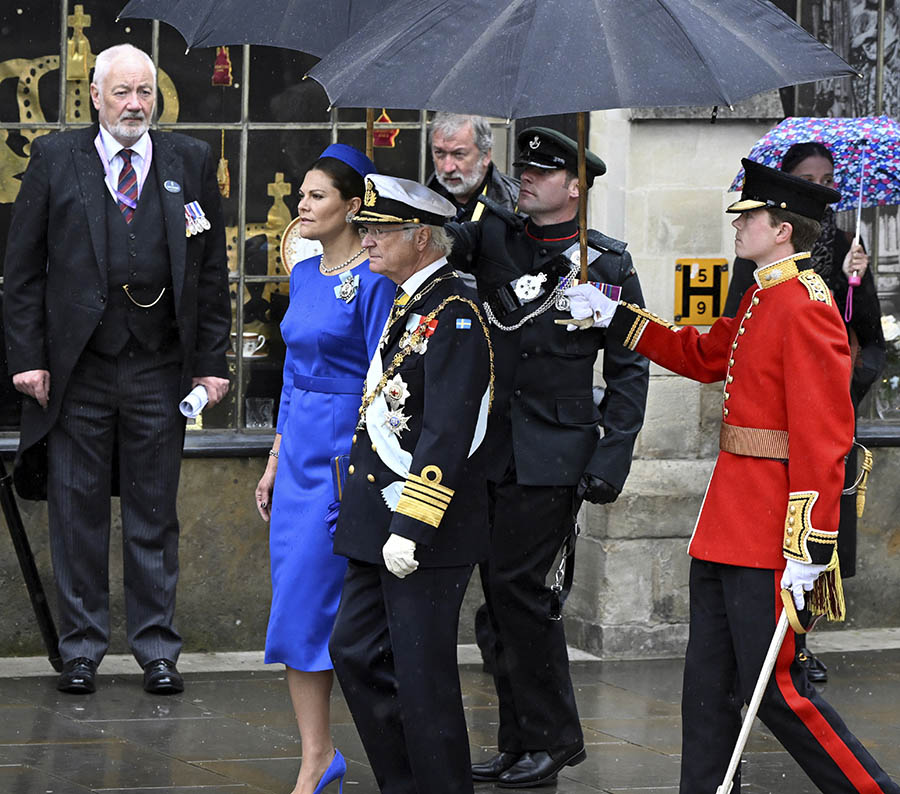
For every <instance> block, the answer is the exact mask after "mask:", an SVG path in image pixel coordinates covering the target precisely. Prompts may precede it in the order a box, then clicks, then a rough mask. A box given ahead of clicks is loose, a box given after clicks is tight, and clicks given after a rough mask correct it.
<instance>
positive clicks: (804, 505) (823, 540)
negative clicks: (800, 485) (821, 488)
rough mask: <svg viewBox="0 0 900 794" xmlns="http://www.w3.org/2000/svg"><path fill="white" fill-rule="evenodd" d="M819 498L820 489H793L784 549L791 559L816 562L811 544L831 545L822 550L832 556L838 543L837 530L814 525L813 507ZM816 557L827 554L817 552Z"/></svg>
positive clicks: (786, 518) (820, 558) (789, 503)
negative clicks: (831, 530)
mask: <svg viewBox="0 0 900 794" xmlns="http://www.w3.org/2000/svg"><path fill="white" fill-rule="evenodd" d="M818 498H819V492H818V491H793V492H791V494H790V495H789V497H788V509H787V515H786V516H785V519H784V543H783V545H782V550H783V551H784V556H785V557H787V558H788V559H789V560H796V561H797V562H816V560H815V559H813V555H812V552H811V550H810V546H811V545H816V546H820V547H822V546H824V547H830V548H828V549H827V550H826V549H822V550H821V551H823V552H827V555H828V557H827V558H830V557H831V552H832V551H833V550H834V547H835V546H836V545H837V532H827V531H825V530H820V529H815V528H814V527H813V525H812V509H813V505H814V504H815V503H816V500H817V499H818ZM817 551H819V550H817ZM816 558H817V559H818V560H819V561H821V560H822V559H823V558H826V554H825V553H817V554H816Z"/></svg>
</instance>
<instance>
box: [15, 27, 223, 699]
mask: <svg viewBox="0 0 900 794" xmlns="http://www.w3.org/2000/svg"><path fill="white" fill-rule="evenodd" d="M91 98H92V100H93V104H94V107H95V108H96V109H97V111H98V114H99V120H100V124H99V128H98V127H97V126H94V127H92V128H88V129H79V130H73V131H69V132H63V133H59V134H56V135H50V136H47V137H45V138H41V139H38V140H36V141H35V142H34V144H33V147H32V155H31V161H30V162H29V165H28V169H27V171H26V172H25V176H24V178H23V180H22V187H21V190H20V192H19V196H18V198H17V200H16V205H15V209H14V213H13V218H12V224H11V230H10V236H9V244H8V248H7V256H6V264H5V270H4V274H5V285H6V293H5V297H4V306H5V312H4V320H5V325H6V341H7V356H8V362H9V372H10V374H11V375H12V376H13V384H14V385H15V387H16V388H17V389H18V390H19V391H21V392H22V393H24V394H25V395H27V398H26V400H25V405H24V407H23V414H22V431H21V437H20V442H19V455H18V458H17V480H16V483H17V487H18V488H19V493H20V494H21V495H23V496H26V497H29V498H39V497H40V496H41V495H42V494H43V492H44V489H45V488H46V496H47V499H48V510H49V520H50V544H51V553H52V558H53V568H54V574H55V577H56V584H57V590H58V596H59V623H60V642H59V650H60V655H61V656H62V659H63V663H64V667H63V672H62V674H61V675H60V678H59V681H58V684H57V686H58V688H59V689H60V690H62V691H66V692H73V693H89V692H93V691H94V689H95V683H94V676H95V671H96V668H97V665H98V664H99V662H100V660H101V659H102V658H103V655H104V653H105V652H106V650H107V647H108V644H109V614H108V600H109V586H108V558H109V523H110V501H109V497H110V492H111V481H112V479H113V471H112V461H113V460H114V459H115V456H114V452H117V453H118V461H119V468H118V471H117V472H116V474H117V475H118V479H119V483H120V492H121V498H122V501H121V505H122V527H123V534H124V544H123V545H124V577H125V599H126V608H127V625H128V641H129V644H130V646H131V649H132V652H133V653H134V655H135V658H136V659H137V661H138V663H139V664H140V665H141V667H142V668H143V669H144V688H145V689H146V690H147V691H148V692H152V693H156V694H165V693H171V692H180V691H181V690H182V689H183V686H184V684H183V681H182V678H181V676H180V674H179V673H178V670H177V668H176V667H175V662H176V660H177V658H178V654H179V651H180V649H181V637H180V636H179V635H178V633H177V632H176V630H175V628H174V626H173V617H174V611H175V583H176V580H177V576H178V519H177V516H176V512H175V499H176V495H177V490H178V476H179V471H180V466H181V450H182V446H183V441H184V418H183V417H182V416H181V415H180V413H179V411H178V402H179V399H180V398H181V397H183V396H184V394H185V393H186V392H187V391H188V390H189V389H190V388H191V387H192V386H196V385H203V386H204V387H205V388H206V390H207V393H208V396H209V401H210V403H211V404H214V403H215V402H217V401H218V400H221V399H222V397H223V396H224V395H225V393H226V392H227V390H228V380H227V374H228V371H227V365H226V361H225V350H226V347H227V344H228V334H229V330H230V326H231V312H230V305H229V299H228V281H227V279H228V276H227V267H226V258H225V235H224V226H223V219H222V211H221V204H220V200H219V195H218V190H217V186H216V178H215V163H214V160H213V157H212V153H211V151H210V148H209V146H207V145H206V144H204V143H202V142H200V141H196V140H194V139H191V138H188V137H185V136H182V135H177V134H174V133H158V132H152V133H151V132H149V131H148V130H149V124H150V120H151V118H152V115H153V110H154V106H155V102H156V70H155V67H154V65H153V62H152V60H151V59H150V57H149V56H148V55H147V54H146V53H144V52H142V51H141V50H138V49H136V48H135V47H132V46H131V45H127V44H125V45H119V46H117V47H111V48H109V49H108V50H105V51H104V52H102V53H100V54H99V55H98V56H97V62H96V66H95V69H94V80H93V82H92V83H91ZM188 216H190V221H189V222H188V221H187V218H188ZM186 223H187V234H186V229H185V226H186ZM28 398H30V399H28ZM45 478H46V482H45Z"/></svg>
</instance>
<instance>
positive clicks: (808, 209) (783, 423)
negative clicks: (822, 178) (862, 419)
mask: <svg viewBox="0 0 900 794" xmlns="http://www.w3.org/2000/svg"><path fill="white" fill-rule="evenodd" d="M743 165H744V168H745V170H746V180H745V183H744V191H743V194H742V196H741V200H740V201H738V202H736V203H734V204H732V205H731V206H730V207H729V208H728V212H733V213H737V214H738V215H737V218H736V219H735V220H734V222H733V224H732V225H733V226H734V227H735V229H737V234H736V236H735V252H736V253H737V255H738V256H741V257H745V258H747V259H751V260H753V261H754V262H756V263H757V264H758V265H759V267H758V268H757V270H756V271H755V272H754V277H755V279H756V288H755V289H750V290H748V291H747V293H746V294H745V296H744V299H743V301H742V303H741V306H740V309H739V310H738V312H737V315H736V316H735V317H734V318H721V319H719V320H717V321H716V322H715V323H714V324H713V326H712V328H711V329H710V331H709V333H706V334H700V333H698V332H697V330H696V329H695V328H692V327H686V328H677V327H676V326H673V325H671V324H669V323H667V322H664V321H663V320H661V319H660V318H658V317H657V316H656V315H654V314H651V313H649V312H647V311H646V310H644V309H642V308H640V307H638V306H633V305H630V304H627V303H622V304H615V303H614V302H612V301H610V300H609V299H607V298H606V296H604V295H602V294H601V293H600V292H599V291H598V290H596V289H594V288H593V287H591V286H590V285H580V286H578V287H575V288H572V289H571V290H569V293H571V295H570V299H571V305H572V315H573V318H574V319H573V321H572V324H571V325H570V326H569V327H570V328H571V329H573V330H575V329H576V328H581V327H587V326H590V325H601V326H608V331H607V338H608V339H612V340H622V341H623V343H624V344H625V345H626V347H628V348H630V349H632V350H636V351H637V352H639V353H641V354H643V355H645V356H647V357H648V358H649V359H651V360H652V361H655V362H657V363H658V364H660V365H662V366H664V367H666V368H667V369H670V370H672V371H673V372H676V373H678V374H680V375H684V376H686V377H689V378H693V379H694V380H698V381H701V382H703V383H713V382H715V381H724V389H723V394H722V428H721V433H720V452H719V457H718V459H717V460H716V466H715V469H714V471H713V475H712V479H711V480H710V483H709V487H708V489H707V492H706V497H705V498H704V500H703V506H702V508H701V510H700V516H699V518H698V519H697V524H696V527H695V528H694V533H693V536H692V537H691V542H690V548H689V553H690V555H691V557H693V560H692V562H691V574H690V596H691V609H690V613H691V618H690V640H689V642H688V648H687V655H686V658H685V670H684V689H683V694H682V761H681V788H680V790H681V792H682V794H713V792H715V791H716V789H717V787H718V786H719V784H720V783H721V782H722V779H723V778H724V776H725V771H726V769H727V767H728V762H729V759H730V756H731V752H732V750H733V749H734V746H735V743H736V740H737V737H738V733H739V730H740V725H741V706H742V704H743V703H745V702H749V700H750V697H751V695H752V692H753V687H754V685H755V684H756V680H757V678H758V677H759V672H760V670H761V668H762V663H763V659H764V657H765V655H766V650H767V648H768V645H769V641H770V640H771V637H772V634H773V632H774V630H775V625H776V623H777V622H778V618H779V616H780V612H781V609H782V606H781V600H780V597H779V592H780V590H781V589H782V588H787V589H789V590H791V592H792V593H793V596H794V601H795V603H796V605H797V607H798V609H803V608H804V607H805V606H809V607H810V608H811V609H812V610H813V611H816V612H820V613H825V614H828V615H829V616H833V617H838V616H842V610H843V601H842V597H841V590H840V575H839V572H838V570H837V554H836V542H837V528H838V514H839V500H840V495H841V488H842V487H843V471H844V456H845V455H846V454H847V452H848V450H849V449H850V446H851V443H852V440H853V408H852V405H851V403H850V395H849V393H848V392H847V390H846V389H844V390H841V389H835V388H834V387H833V386H834V383H836V382H837V383H847V382H849V380H850V352H849V348H848V345H847V335H846V332H845V331H844V327H843V324H842V322H841V317H840V314H839V312H838V310H837V308H836V307H835V306H834V305H833V303H832V296H831V293H830V292H829V290H828V288H827V287H826V285H825V282H824V281H822V279H821V277H820V276H818V275H817V274H816V273H815V272H814V271H813V270H812V267H811V265H810V261H809V253H800V252H806V251H807V250H808V249H809V248H810V247H811V245H812V243H813V242H814V241H815V239H816V236H817V235H818V233H819V223H818V221H819V220H820V219H821V217H822V215H823V213H824V210H825V207H826V206H827V205H828V204H830V203H832V202H835V201H838V200H839V199H840V194H839V193H837V192H836V191H834V190H831V189H829V188H825V187H822V186H820V185H816V184H813V183H811V182H806V181H804V180H802V179H798V178H796V177H792V176H789V175H788V174H784V173H782V172H780V171H776V170H774V169H771V168H766V167H765V166H762V165H759V164H758V163H754V162H752V161H750V160H744V161H743ZM567 294H568V293H567ZM807 599H808V600H809V601H810V603H809V604H808V605H807V604H805V601H806V600H807ZM759 716H760V718H761V719H762V721H763V722H764V723H765V724H766V725H767V726H768V728H769V729H770V730H771V731H772V733H773V734H775V736H776V737H777V738H778V740H779V741H780V742H781V743H782V744H783V745H784V747H785V748H786V749H787V750H788V752H789V753H790V754H791V755H792V756H793V757H794V758H795V759H796V760H797V762H798V763H799V764H800V766H801V767H802V768H803V769H804V771H805V772H806V773H807V774H808V775H809V777H810V778H811V779H812V781H813V782H814V783H815V785H816V786H818V788H819V789H820V790H821V791H823V792H826V794H839V793H840V794H844V793H845V792H867V793H871V794H875V793H876V792H895V793H896V792H900V787H898V786H897V784H896V783H894V782H893V781H892V780H891V779H890V778H889V777H888V776H887V774H886V773H885V772H884V771H883V770H882V769H881V767H880V766H879V765H878V764H877V763H876V762H875V760H874V759H873V758H872V756H871V755H870V754H869V753H868V751H866V749H865V748H864V747H863V746H862V745H861V744H860V743H859V740H858V739H856V737H855V736H854V735H853V734H852V733H851V732H850V731H849V730H848V728H847V726H846V725H845V724H844V722H843V721H842V720H841V718H840V717H839V716H838V715H837V713H836V712H835V711H834V709H833V708H832V707H831V706H829V705H828V704H827V703H826V702H825V701H824V700H822V698H821V697H819V695H818V693H817V692H816V690H815V688H814V687H813V686H812V685H811V684H810V683H809V681H808V680H807V678H806V673H805V671H804V669H803V668H802V667H801V666H800V665H799V664H797V663H796V662H795V660H794V635H793V632H792V631H791V630H789V632H788V639H786V641H785V643H784V645H783V646H782V649H781V652H780V654H779V656H778V660H777V662H776V666H775V671H774V673H773V675H772V678H771V679H770V681H769V685H768V688H767V689H766V692H765V695H764V697H763V701H762V705H761V707H760V710H759ZM739 785H740V780H739V779H738V778H737V777H736V779H735V784H734V789H733V790H734V791H737V790H738V787H739Z"/></svg>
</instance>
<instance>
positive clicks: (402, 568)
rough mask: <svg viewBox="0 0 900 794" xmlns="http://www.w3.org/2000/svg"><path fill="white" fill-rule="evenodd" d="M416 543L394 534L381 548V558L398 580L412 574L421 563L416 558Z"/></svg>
mask: <svg viewBox="0 0 900 794" xmlns="http://www.w3.org/2000/svg"><path fill="white" fill-rule="evenodd" d="M415 553H416V542H415V541H414V540H410V539H409V538H404V537H403V536H402V535H395V534H394V533H393V532H392V533H391V536H390V537H389V538H388V539H387V542H386V543H385V544H384V546H382V548H381V556H382V557H384V564H385V565H386V566H387V569H388V570H389V571H390V572H391V573H392V574H394V576H396V577H397V578H398V579H402V578H403V577H404V576H408V575H409V574H411V573H412V572H413V571H414V570H416V568H418V567H419V563H418V562H417V561H416V558H415Z"/></svg>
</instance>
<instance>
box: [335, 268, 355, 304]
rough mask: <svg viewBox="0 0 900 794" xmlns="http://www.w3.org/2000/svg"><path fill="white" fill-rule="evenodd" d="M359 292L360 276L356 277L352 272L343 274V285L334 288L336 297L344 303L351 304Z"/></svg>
mask: <svg viewBox="0 0 900 794" xmlns="http://www.w3.org/2000/svg"><path fill="white" fill-rule="evenodd" d="M357 292H359V276H354V275H353V273H352V272H351V271H349V270H348V271H347V272H346V273H341V283H340V284H338V285H337V286H336V287H335V288H334V297H335V298H338V299H339V300H342V301H343V302H344V303H350V301H352V300H353V299H354V298H355V297H356V293H357Z"/></svg>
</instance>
